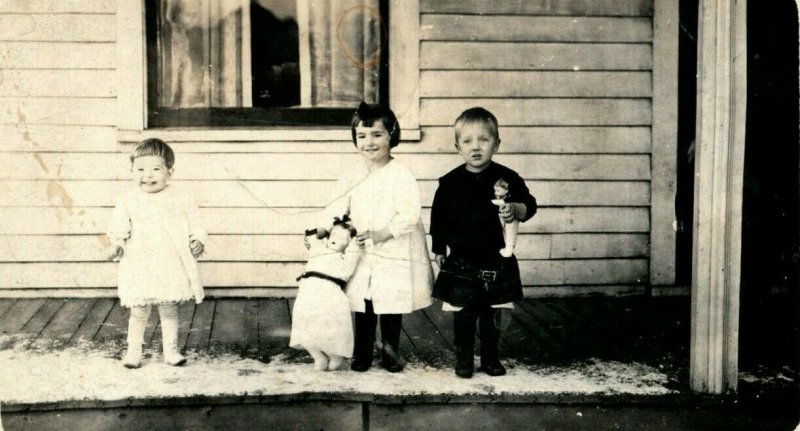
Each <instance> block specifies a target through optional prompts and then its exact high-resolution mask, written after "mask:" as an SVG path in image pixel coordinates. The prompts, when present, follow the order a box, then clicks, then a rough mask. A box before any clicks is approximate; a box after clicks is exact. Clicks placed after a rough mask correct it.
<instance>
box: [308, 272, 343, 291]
mask: <svg viewBox="0 0 800 431" xmlns="http://www.w3.org/2000/svg"><path fill="white" fill-rule="evenodd" d="M311 277H315V278H321V279H323V280H328V281H330V282H332V283H334V284H336V285H337V286H339V287H341V288H342V290H344V288H345V287H346V286H347V282H346V281H344V280H342V279H341V278H336V277H331V276H330V275H328V274H323V273H321V272H317V271H307V272H304V273H302V274H300V276H299V277H297V281H300V280H302V279H304V278H311Z"/></svg>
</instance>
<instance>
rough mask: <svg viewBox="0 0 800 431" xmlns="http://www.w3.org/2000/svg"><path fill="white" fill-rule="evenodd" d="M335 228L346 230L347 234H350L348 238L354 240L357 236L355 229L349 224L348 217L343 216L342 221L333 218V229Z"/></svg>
mask: <svg viewBox="0 0 800 431" xmlns="http://www.w3.org/2000/svg"><path fill="white" fill-rule="evenodd" d="M337 227H340V228H342V229H346V230H347V231H348V232H350V238H354V237H355V236H356V235H358V231H356V228H354V227H353V225H351V224H350V218H349V217H348V216H344V218H342V219H340V218H339V217H334V219H333V228H337ZM333 228H331V229H333Z"/></svg>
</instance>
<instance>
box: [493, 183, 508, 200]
mask: <svg viewBox="0 0 800 431" xmlns="http://www.w3.org/2000/svg"><path fill="white" fill-rule="evenodd" d="M507 196H508V183H506V182H505V181H503V179H499V180H497V182H496V183H494V197H496V198H497V199H505V198H506V197H507Z"/></svg>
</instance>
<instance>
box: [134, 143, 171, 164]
mask: <svg viewBox="0 0 800 431" xmlns="http://www.w3.org/2000/svg"><path fill="white" fill-rule="evenodd" d="M147 156H159V157H161V158H163V159H164V163H165V164H166V165H167V169H172V165H174V164H175V153H174V152H173V151H172V148H170V147H169V145H167V143H166V142H164V141H162V140H161V139H158V138H150V139H145V140H144V141H142V142H139V145H137V146H136V148H134V149H133V151H131V156H130V157H131V163H133V161H134V160H136V159H138V158H139V157H147Z"/></svg>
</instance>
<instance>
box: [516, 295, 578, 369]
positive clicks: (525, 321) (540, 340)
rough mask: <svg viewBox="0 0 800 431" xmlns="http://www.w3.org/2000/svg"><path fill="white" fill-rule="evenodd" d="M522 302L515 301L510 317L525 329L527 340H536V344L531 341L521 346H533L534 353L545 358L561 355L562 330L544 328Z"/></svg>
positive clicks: (563, 339) (562, 345) (562, 344)
mask: <svg viewBox="0 0 800 431" xmlns="http://www.w3.org/2000/svg"><path fill="white" fill-rule="evenodd" d="M524 302H525V301H519V302H518V303H517V304H518V306H517V307H516V308H515V310H514V312H513V313H512V318H513V319H514V320H515V321H516V322H518V323H519V325H520V327H521V328H523V329H524V330H525V331H527V333H528V336H529V337H528V340H530V339H535V340H536V346H533V345H532V344H531V343H526V344H525V345H523V346H526V347H535V348H536V353H537V354H538V355H542V356H543V357H545V358H551V357H561V356H563V353H564V341H565V337H564V335H563V332H560V331H551V330H549V328H546V327H545V325H543V324H542V322H540V321H539V320H538V319H536V318H535V317H534V316H532V315H531V314H530V313H528V311H527V310H526V308H525V307H524V305H523V303H524ZM513 342H514V343H518V342H519V340H513ZM529 356H533V355H529Z"/></svg>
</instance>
